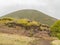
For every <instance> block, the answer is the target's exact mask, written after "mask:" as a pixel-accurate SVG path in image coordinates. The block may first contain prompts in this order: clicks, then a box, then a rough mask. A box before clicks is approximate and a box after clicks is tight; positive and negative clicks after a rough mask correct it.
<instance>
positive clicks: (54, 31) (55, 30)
mask: <svg viewBox="0 0 60 45" xmlns="http://www.w3.org/2000/svg"><path fill="white" fill-rule="evenodd" d="M50 29H51V35H52V36H55V37H58V38H59V39H60V20H58V21H56V22H55V23H54V24H53V25H52V26H51V28H50Z"/></svg>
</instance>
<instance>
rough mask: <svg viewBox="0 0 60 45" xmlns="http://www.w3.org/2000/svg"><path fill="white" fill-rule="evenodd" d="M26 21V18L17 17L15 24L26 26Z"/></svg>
mask: <svg viewBox="0 0 60 45" xmlns="http://www.w3.org/2000/svg"><path fill="white" fill-rule="evenodd" d="M28 21H29V20H28V19H18V20H17V21H16V23H17V24H21V25H24V26H27V24H28Z"/></svg>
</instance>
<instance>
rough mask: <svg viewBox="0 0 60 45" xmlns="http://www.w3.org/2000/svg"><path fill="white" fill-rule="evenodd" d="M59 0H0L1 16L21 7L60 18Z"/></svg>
mask: <svg viewBox="0 0 60 45" xmlns="http://www.w3.org/2000/svg"><path fill="white" fill-rule="evenodd" d="M59 4H60V1H59V0H0V16H3V15H5V14H7V13H10V12H13V11H16V10H21V9H36V10H39V11H42V12H44V13H46V14H48V15H50V16H52V17H55V18H58V19H60V5H59Z"/></svg>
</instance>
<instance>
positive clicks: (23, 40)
mask: <svg viewBox="0 0 60 45" xmlns="http://www.w3.org/2000/svg"><path fill="white" fill-rule="evenodd" d="M33 40H34V38H30V37H25V36H18V35H12V34H3V33H0V45H29V42H31V41H33Z"/></svg>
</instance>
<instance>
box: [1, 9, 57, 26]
mask: <svg viewBox="0 0 60 45" xmlns="http://www.w3.org/2000/svg"><path fill="white" fill-rule="evenodd" d="M2 17H14V18H29V19H31V20H36V21H40V22H41V23H43V24H48V25H49V26H51V25H52V24H53V23H54V22H55V21H56V20H57V19H55V18H53V17H50V16H48V15H46V14H44V13H42V12H40V11H37V10H31V9H24V10H19V11H16V12H13V13H10V14H7V15H5V16H2Z"/></svg>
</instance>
